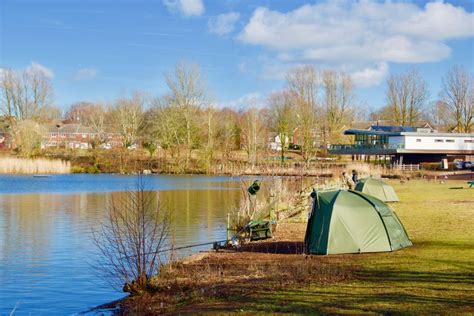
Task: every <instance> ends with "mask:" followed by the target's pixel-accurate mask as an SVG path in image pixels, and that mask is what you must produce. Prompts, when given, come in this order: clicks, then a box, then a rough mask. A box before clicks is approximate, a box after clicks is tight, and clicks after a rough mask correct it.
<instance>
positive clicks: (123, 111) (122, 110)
mask: <svg viewBox="0 0 474 316" xmlns="http://www.w3.org/2000/svg"><path fill="white" fill-rule="evenodd" d="M144 104H145V99H144V96H143V95H142V94H141V93H139V92H135V93H134V94H133V96H132V97H131V98H122V99H119V100H118V101H117V102H116V104H115V107H114V109H113V110H112V120H113V123H114V125H115V127H116V129H117V130H118V131H119V133H120V134H121V135H122V137H123V140H124V142H123V145H124V148H128V147H129V146H131V145H133V144H134V143H135V142H136V141H137V140H138V134H139V131H140V128H141V127H142V126H143V125H142V124H143V108H144Z"/></svg>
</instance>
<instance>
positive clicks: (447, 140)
mask: <svg viewBox="0 0 474 316" xmlns="http://www.w3.org/2000/svg"><path fill="white" fill-rule="evenodd" d="M446 142H447V143H454V139H446Z"/></svg>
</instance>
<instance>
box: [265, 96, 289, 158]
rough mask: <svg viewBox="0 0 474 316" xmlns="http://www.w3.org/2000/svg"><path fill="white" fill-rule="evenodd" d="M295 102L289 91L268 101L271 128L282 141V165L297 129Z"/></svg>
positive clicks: (271, 97)
mask: <svg viewBox="0 0 474 316" xmlns="http://www.w3.org/2000/svg"><path fill="white" fill-rule="evenodd" d="M293 100H294V98H292V95H291V92H289V91H282V92H277V93H273V94H272V95H271V96H270V97H269V99H268V105H269V110H270V126H271V128H272V130H273V131H274V132H275V133H276V134H277V136H278V138H279V140H280V145H281V150H280V153H281V162H282V163H283V161H284V159H285V152H286V151H287V150H288V146H289V145H290V140H291V137H292V135H293V130H294V127H295V124H294V122H295V120H294V113H293V111H292V101H293Z"/></svg>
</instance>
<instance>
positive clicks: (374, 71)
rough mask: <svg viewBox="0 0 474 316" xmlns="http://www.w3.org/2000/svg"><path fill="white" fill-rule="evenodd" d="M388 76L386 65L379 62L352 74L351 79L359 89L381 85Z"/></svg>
mask: <svg viewBox="0 0 474 316" xmlns="http://www.w3.org/2000/svg"><path fill="white" fill-rule="evenodd" d="M387 74H388V65H387V63H384V62H381V63H378V64H376V65H374V66H373V67H366V68H363V69H361V70H357V71H354V72H352V73H351V74H350V75H351V78H352V80H353V81H354V83H355V84H356V85H357V86H359V87H370V86H373V85H377V84H379V83H381V82H382V81H383V80H384V79H385V77H386V76H387Z"/></svg>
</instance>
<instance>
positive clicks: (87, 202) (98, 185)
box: [0, 175, 242, 315]
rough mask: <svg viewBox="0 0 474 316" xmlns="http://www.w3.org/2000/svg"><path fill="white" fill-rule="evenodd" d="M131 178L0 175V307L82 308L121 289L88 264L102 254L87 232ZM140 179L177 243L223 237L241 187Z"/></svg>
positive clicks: (215, 180)
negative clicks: (155, 195)
mask: <svg viewBox="0 0 474 316" xmlns="http://www.w3.org/2000/svg"><path fill="white" fill-rule="evenodd" d="M136 180H137V178H136V176H120V175H53V176H48V177H33V176H10V175H0V284H1V285H0V315H8V314H9V313H10V312H12V311H14V314H15V315H24V314H33V315H64V314H80V313H84V312H88V311H89V310H90V309H91V308H94V307H95V306H98V305H101V304H104V303H107V302H110V301H113V300H116V299H120V298H122V297H124V296H125V293H123V292H121V291H120V290H117V289H114V288H112V287H111V286H109V285H108V284H106V283H105V282H104V280H103V278H102V277H101V276H100V275H98V274H97V271H95V270H94V269H93V268H91V264H94V263H97V262H100V259H101V258H100V257H98V255H96V254H95V252H94V246H93V242H92V238H91V235H92V231H93V230H94V229H98V228H99V227H100V224H101V222H102V221H103V220H104V216H105V212H106V208H107V205H108V203H109V201H110V198H111V196H112V195H114V194H115V195H116V194H121V193H119V192H120V191H124V190H132V189H134V188H135V186H136ZM145 182H146V184H147V189H149V190H153V191H159V197H160V200H161V201H164V202H165V205H166V207H167V208H168V209H169V211H170V212H171V217H172V224H171V226H172V231H173V235H174V236H173V237H174V241H175V245H176V246H184V245H190V244H197V243H203V242H208V241H213V240H221V239H225V238H226V216H227V213H228V212H229V210H231V209H232V208H235V207H237V206H238V205H239V203H240V198H241V195H242V192H241V190H240V180H239V178H229V177H207V176H145ZM210 247H211V246H204V247H201V248H193V249H190V250H186V251H185V252H181V253H180V255H181V256H183V255H188V254H191V252H196V251H199V250H203V249H209V248H210Z"/></svg>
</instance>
